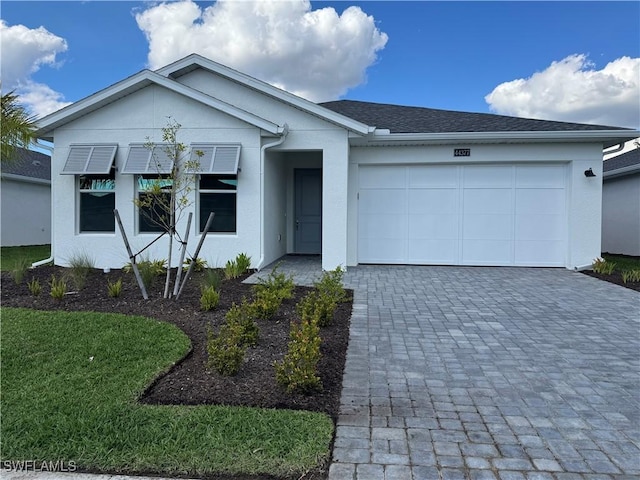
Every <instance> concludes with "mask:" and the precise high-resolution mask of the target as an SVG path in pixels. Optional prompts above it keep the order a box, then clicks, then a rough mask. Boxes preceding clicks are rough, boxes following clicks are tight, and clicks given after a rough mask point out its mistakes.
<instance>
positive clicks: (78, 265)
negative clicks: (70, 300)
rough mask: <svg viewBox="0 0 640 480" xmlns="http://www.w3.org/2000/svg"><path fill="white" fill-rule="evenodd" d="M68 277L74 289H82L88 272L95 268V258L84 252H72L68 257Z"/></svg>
mask: <svg viewBox="0 0 640 480" xmlns="http://www.w3.org/2000/svg"><path fill="white" fill-rule="evenodd" d="M68 262H69V271H68V277H69V278H70V279H71V283H72V284H73V287H74V288H75V289H76V290H82V289H83V288H84V287H85V285H86V283H87V277H88V276H89V273H91V271H92V270H93V269H95V268H96V262H95V259H94V258H93V257H92V256H91V255H89V254H88V253H86V252H79V253H74V254H73V255H71V257H69V260H68Z"/></svg>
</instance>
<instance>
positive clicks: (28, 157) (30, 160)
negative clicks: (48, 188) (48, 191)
mask: <svg viewBox="0 0 640 480" xmlns="http://www.w3.org/2000/svg"><path fill="white" fill-rule="evenodd" d="M2 173H10V174H13V175H20V176H22V177H30V178H37V179H40V180H51V157H50V156H48V155H45V154H44V153H40V152H35V151H33V150H26V149H24V148H17V149H16V155H15V160H14V161H12V162H8V163H7V164H6V165H5V164H2Z"/></svg>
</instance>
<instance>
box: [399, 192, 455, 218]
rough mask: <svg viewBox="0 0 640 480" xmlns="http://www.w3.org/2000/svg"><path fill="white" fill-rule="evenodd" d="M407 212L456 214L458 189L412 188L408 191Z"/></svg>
mask: <svg viewBox="0 0 640 480" xmlns="http://www.w3.org/2000/svg"><path fill="white" fill-rule="evenodd" d="M407 194H408V209H409V214H410V215H411V214H417V213H438V214H443V215H457V213H458V190H456V189H420V190H417V189H412V190H409V191H408V193H407Z"/></svg>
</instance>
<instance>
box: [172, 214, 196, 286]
mask: <svg viewBox="0 0 640 480" xmlns="http://www.w3.org/2000/svg"><path fill="white" fill-rule="evenodd" d="M192 217H193V212H189V217H188V218H187V231H186V232H185V234H184V242H183V243H182V248H181V249H180V261H179V262H178V271H177V272H176V281H175V282H174V283H173V296H174V297H175V296H176V295H178V289H179V288H180V279H181V278H182V265H184V257H185V255H186V253H187V243H188V242H189V231H190V230H191V218H192ZM194 261H195V258H192V259H191V263H193V262H194Z"/></svg>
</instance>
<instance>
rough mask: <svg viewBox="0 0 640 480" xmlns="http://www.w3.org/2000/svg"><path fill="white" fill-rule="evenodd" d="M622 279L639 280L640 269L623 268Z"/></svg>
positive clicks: (627, 280) (628, 280)
mask: <svg viewBox="0 0 640 480" xmlns="http://www.w3.org/2000/svg"><path fill="white" fill-rule="evenodd" d="M622 281H623V282H624V283H628V282H640V269H634V270H625V271H624V272H622Z"/></svg>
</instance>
